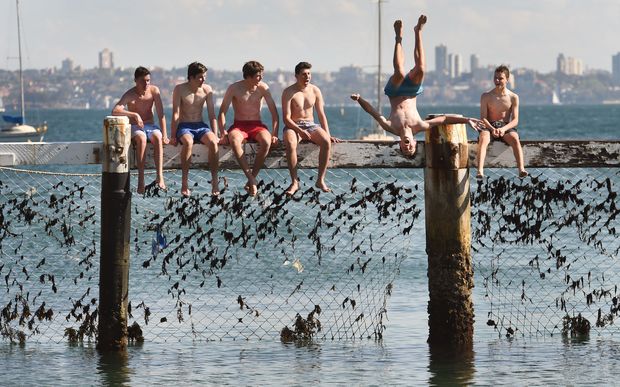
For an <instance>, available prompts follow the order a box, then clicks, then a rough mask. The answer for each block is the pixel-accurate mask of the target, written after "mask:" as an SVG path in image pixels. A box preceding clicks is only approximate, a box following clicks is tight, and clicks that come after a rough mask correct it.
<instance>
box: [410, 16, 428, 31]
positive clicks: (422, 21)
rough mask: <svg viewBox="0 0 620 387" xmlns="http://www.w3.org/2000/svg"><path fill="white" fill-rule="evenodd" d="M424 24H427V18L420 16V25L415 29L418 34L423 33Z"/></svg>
mask: <svg viewBox="0 0 620 387" xmlns="http://www.w3.org/2000/svg"><path fill="white" fill-rule="evenodd" d="M424 24H426V16H425V15H420V18H419V19H418V24H417V25H416V26H415V27H413V30H414V31H416V32H418V31H422V27H424Z"/></svg>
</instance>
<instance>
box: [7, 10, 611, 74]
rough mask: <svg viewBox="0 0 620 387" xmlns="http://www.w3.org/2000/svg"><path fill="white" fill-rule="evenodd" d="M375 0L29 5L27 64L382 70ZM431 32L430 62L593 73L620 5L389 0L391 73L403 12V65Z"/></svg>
mask: <svg viewBox="0 0 620 387" xmlns="http://www.w3.org/2000/svg"><path fill="white" fill-rule="evenodd" d="M377 8H378V6H377V0H304V1H302V0H124V1H118V0H20V10H21V16H22V31H23V32H22V36H23V47H24V67H25V68H37V69H40V68H52V67H60V66H61V62H62V60H64V59H65V58H71V59H73V60H74V62H75V64H76V65H80V66H82V67H83V68H93V67H96V66H97V64H98V53H99V52H100V51H101V50H103V49H104V48H108V49H110V50H111V51H112V52H113V53H114V62H115V66H120V67H130V68H134V67H136V66H140V65H143V66H146V67H157V66H158V67H163V68H172V67H185V66H187V64H188V63H190V62H193V61H196V60H197V61H200V62H202V63H203V64H205V65H206V66H207V67H208V68H210V69H216V70H239V71H241V67H242V66H243V63H245V62H246V61H248V60H258V61H260V62H261V63H262V64H263V65H264V66H265V67H266V69H267V70H270V69H273V70H275V69H291V71H292V70H293V68H294V66H295V64H296V63H298V62H299V61H302V60H303V61H308V62H310V63H312V64H313V69H314V70H315V71H335V70H338V69H339V68H340V67H343V66H348V65H357V66H362V67H363V68H364V69H366V70H367V71H376V66H377V62H378V52H377V46H378V44H377V43H378V36H379V34H378V28H377V27H378V17H377V16H378V11H377ZM422 13H423V14H425V15H427V17H428V23H427V26H426V27H425V29H424V32H423V43H424V47H425V51H426V60H427V68H428V69H429V70H434V69H435V52H434V51H435V50H434V48H435V46H437V45H439V44H445V45H446V46H447V47H448V51H449V52H450V53H453V54H460V55H461V57H462V58H463V63H464V65H465V69H466V70H467V69H468V68H469V57H470V55H471V54H474V53H475V54H477V55H478V56H479V58H480V63H481V64H482V65H489V64H490V65H497V64H502V63H503V64H508V65H509V66H510V67H511V68H519V67H526V68H531V69H535V70H538V71H541V72H550V71H554V70H555V66H556V58H557V56H558V54H559V53H563V54H564V55H565V56H571V57H575V58H579V59H581V60H582V61H583V64H584V66H585V68H587V69H603V70H611V56H612V55H615V54H616V53H618V52H620V0H519V1H510V0H508V1H506V0H503V1H497V0H496V1H488V0H462V1H456V0H385V1H384V2H383V4H382V18H381V20H382V28H381V35H382V38H381V42H382V50H381V51H382V52H381V55H380V57H381V65H382V70H383V72H389V71H391V68H392V67H391V66H392V64H391V61H392V50H393V44H394V43H393V42H394V39H393V36H394V35H393V34H394V33H393V28H392V24H393V21H394V20H395V19H402V20H403V24H404V26H405V35H404V38H403V44H404V47H405V53H406V58H407V61H406V66H412V65H413V59H412V52H413V43H414V40H413V26H414V25H415V23H416V21H417V19H418V16H419V15H420V14H422ZM15 19H16V18H15V0H0V69H10V70H13V69H16V68H18V61H17V60H16V59H15V57H16V56H17V33H16V29H17V28H16V22H15Z"/></svg>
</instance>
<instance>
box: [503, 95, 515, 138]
mask: <svg viewBox="0 0 620 387" xmlns="http://www.w3.org/2000/svg"><path fill="white" fill-rule="evenodd" d="M510 100H511V102H512V106H511V109H512V114H510V122H508V123H507V124H506V125H504V126H502V127H501V128H500V132H501V134H502V136H503V135H504V134H506V131H507V130H509V129H513V128H516V127H517V126H518V125H519V96H518V95H517V94H514V93H513V94H512V96H511V98H510Z"/></svg>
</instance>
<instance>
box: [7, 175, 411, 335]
mask: <svg viewBox="0 0 620 387" xmlns="http://www.w3.org/2000/svg"><path fill="white" fill-rule="evenodd" d="M300 172H302V173H301V177H302V181H306V182H308V183H307V185H303V184H302V189H301V190H300V191H299V192H298V193H297V194H296V195H295V196H294V197H293V198H292V199H289V198H287V197H286V196H285V195H283V191H284V189H285V188H286V185H287V184H288V174H286V172H284V174H283V172H282V171H278V170H268V171H264V174H263V173H261V176H262V178H263V181H264V182H266V184H261V185H260V186H259V189H260V192H261V193H260V195H259V196H258V197H257V198H250V197H248V196H247V195H246V194H245V191H243V190H242V192H239V191H238V189H237V187H243V185H244V183H245V179H244V178H242V177H243V175H242V174H240V173H238V172H233V171H225V172H223V173H222V174H221V175H222V180H223V181H222V183H221V186H225V187H226V188H225V189H224V190H223V193H222V195H221V196H219V197H211V196H210V195H208V194H207V193H208V192H210V189H211V188H210V187H211V184H210V181H209V174H208V173H206V172H204V171H197V170H196V171H194V170H193V171H192V172H191V177H190V178H191V179H192V181H193V182H194V187H193V194H192V197H191V198H189V199H184V198H181V197H180V196H179V195H178V182H179V181H180V173H179V172H169V173H167V174H166V179H167V181H168V185H169V186H170V189H169V191H168V192H162V191H158V190H156V189H154V188H150V189H148V191H147V194H146V195H145V196H144V197H140V196H137V195H135V194H134V195H133V198H132V248H131V262H132V264H131V270H130V280H129V281H130V282H129V289H130V291H129V311H130V319H129V324H132V322H134V321H135V322H138V323H139V325H140V326H141V329H142V333H143V335H144V337H145V338H146V339H147V340H150V341H169V340H180V341H181V340H187V339H190V340H222V339H251V338H258V339H262V338H267V337H279V335H280V332H281V331H282V329H283V328H284V327H290V329H291V330H293V331H296V332H299V331H300V330H301V328H302V327H300V325H299V321H300V318H301V320H303V321H304V322H305V323H306V326H305V328H306V329H309V330H310V331H311V333H312V336H313V337H315V338H326V339H340V338H361V337H375V338H380V337H381V335H382V332H383V329H384V317H385V314H386V311H387V309H386V308H387V299H388V297H389V295H390V294H391V292H392V289H393V283H394V279H395V277H396V275H397V273H398V269H399V265H400V262H401V261H402V260H403V259H405V258H407V257H408V256H410V254H412V253H413V252H412V251H411V246H410V244H411V243H410V240H411V238H410V234H411V233H412V229H413V228H414V227H419V225H418V224H417V223H419V222H417V220H418V219H419V216H420V213H421V203H422V202H421V199H420V198H419V197H418V192H419V191H420V189H419V188H420V186H419V184H420V182H421V179H422V177H421V172H422V171H420V170H419V171H406V170H402V171H401V170H337V171H336V170H333V171H330V172H329V175H328V178H329V181H330V182H333V183H332V186H331V188H332V189H333V192H331V193H329V194H319V193H318V192H317V191H316V190H315V189H314V188H312V186H313V184H312V179H313V176H314V174H313V173H311V172H303V171H300ZM0 173H1V174H0V176H1V178H0V180H1V181H2V184H1V185H0V196H1V197H2V203H4V204H3V205H2V207H1V216H2V218H0V249H1V250H0V254H2V262H3V264H2V266H1V267H0V275H1V276H2V278H3V279H4V284H3V285H4V286H5V289H6V290H5V292H4V296H3V297H2V298H1V300H2V302H1V304H0V306H1V307H2V315H1V320H0V323H1V324H0V325H1V329H2V334H3V336H4V337H5V338H8V339H9V340H13V341H23V340H28V341H58V342H59V341H63V340H67V336H68V338H69V339H71V340H79V339H87V338H93V337H94V335H96V320H97V311H96V308H97V298H98V281H99V278H98V259H99V253H98V249H97V247H98V243H99V238H100V235H99V233H100V229H99V228H100V223H99V208H100V184H101V183H100V180H101V177H100V175H99V174H82V175H69V174H60V173H49V172H39V171H29V172H26V171H20V170H14V169H7V168H3V169H1V170H0ZM134 183H135V182H134ZM297 315H299V318H298V317H297ZM307 315H310V316H312V318H313V320H312V324H309V323H308V321H310V318H309V319H308V320H306V316H307ZM130 334H131V332H130Z"/></svg>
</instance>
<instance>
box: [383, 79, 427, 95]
mask: <svg viewBox="0 0 620 387" xmlns="http://www.w3.org/2000/svg"><path fill="white" fill-rule="evenodd" d="M423 91H424V86H422V84H421V83H420V84H415V83H413V81H412V80H411V78H410V77H409V74H407V76H405V79H403V82H402V83H401V84H400V85H398V86H395V85H394V84H393V83H392V78H390V79H388V82H387V83H386V85H385V87H384V88H383V92H384V93H385V95H387V96H388V97H416V96H418V95H420V94H422V92H423Z"/></svg>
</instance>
